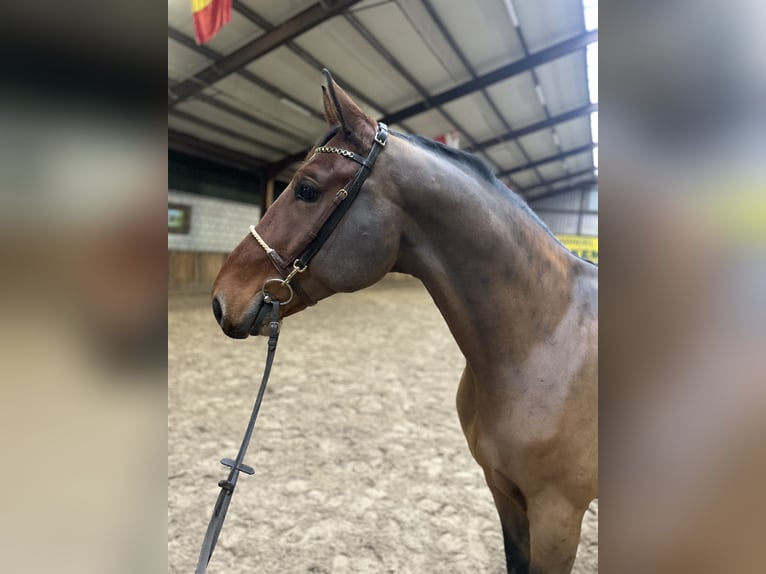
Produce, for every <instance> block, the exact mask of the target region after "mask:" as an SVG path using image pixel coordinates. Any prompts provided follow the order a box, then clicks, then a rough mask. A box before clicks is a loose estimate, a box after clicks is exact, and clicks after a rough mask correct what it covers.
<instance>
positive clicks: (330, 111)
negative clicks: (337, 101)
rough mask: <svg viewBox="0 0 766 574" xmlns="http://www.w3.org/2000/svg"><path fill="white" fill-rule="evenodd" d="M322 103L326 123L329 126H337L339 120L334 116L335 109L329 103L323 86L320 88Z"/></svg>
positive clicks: (328, 97)
mask: <svg viewBox="0 0 766 574" xmlns="http://www.w3.org/2000/svg"><path fill="white" fill-rule="evenodd" d="M322 101H323V103H324V117H325V119H326V120H327V123H328V124H330V125H331V126H334V125H336V124H339V123H340V120H339V119H338V116H337V115H336V114H335V108H334V107H333V105H332V102H330V96H329V94H328V93H327V88H325V87H324V86H322Z"/></svg>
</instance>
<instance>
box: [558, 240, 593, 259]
mask: <svg viewBox="0 0 766 574" xmlns="http://www.w3.org/2000/svg"><path fill="white" fill-rule="evenodd" d="M557 237H558V238H559V241H561V243H563V244H564V247H566V248H567V249H569V251H571V252H572V253H574V254H575V255H579V256H580V257H582V258H583V259H588V260H589V261H593V263H598V237H586V236H585V235H557Z"/></svg>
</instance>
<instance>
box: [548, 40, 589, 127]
mask: <svg viewBox="0 0 766 574" xmlns="http://www.w3.org/2000/svg"><path fill="white" fill-rule="evenodd" d="M536 70H537V78H538V79H539V80H540V87H541V88H542V90H543V94H544V95H545V101H546V102H547V104H548V111H549V112H550V113H551V114H552V115H558V114H560V113H562V112H566V111H568V110H571V109H574V108H576V107H579V106H583V105H585V104H587V103H588V101H589V100H588V81H587V72H586V68H585V51H584V50H578V51H577V52H573V53H571V54H569V55H567V56H564V57H563V58H559V59H557V60H553V61H552V62H548V63H547V64H544V65H542V66H540V67H538V68H537V69H536Z"/></svg>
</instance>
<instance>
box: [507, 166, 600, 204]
mask: <svg viewBox="0 0 766 574" xmlns="http://www.w3.org/2000/svg"><path fill="white" fill-rule="evenodd" d="M594 171H595V168H593V167H590V168H588V169H582V170H580V171H576V172H574V173H567V174H566V175H562V176H560V177H556V178H553V179H549V180H547V181H541V182H540V183H536V184H535V185H532V186H530V187H528V188H526V189H516V190H514V191H515V192H516V193H518V194H520V195H523V196H524V197H525V198H526V197H529V193H530V192H532V191H535V190H538V189H540V188H543V187H548V186H549V185H553V184H555V183H559V182H562V181H566V180H568V179H572V178H575V177H582V176H583V175H588V174H590V175H593V172H594ZM597 182H598V179H597V178H596V176H595V175H593V179H592V180H589V181H585V182H579V181H578V182H577V183H576V184H573V187H574V185H578V186H579V185H581V184H595V183H597ZM553 191H559V190H557V189H556V190H553ZM547 193H549V192H546V194H547ZM550 193H553V192H550ZM546 194H542V195H538V196H535V197H534V198H531V197H530V198H529V201H533V200H537V199H540V198H541V197H542V196H543V195H546Z"/></svg>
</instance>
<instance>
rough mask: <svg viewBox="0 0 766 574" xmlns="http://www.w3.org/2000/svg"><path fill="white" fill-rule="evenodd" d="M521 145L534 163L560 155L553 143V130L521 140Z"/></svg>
mask: <svg viewBox="0 0 766 574" xmlns="http://www.w3.org/2000/svg"><path fill="white" fill-rule="evenodd" d="M519 143H520V144H521V146H522V147H523V148H524V149H525V150H526V152H527V153H528V154H529V157H530V159H531V160H532V161H535V160H538V159H543V158H544V157H548V156H551V155H555V154H557V153H558V148H556V145H555V144H554V143H553V137H552V135H551V130H549V129H547V130H540V131H537V132H534V133H531V134H529V135H526V136H524V137H521V138H519Z"/></svg>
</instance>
